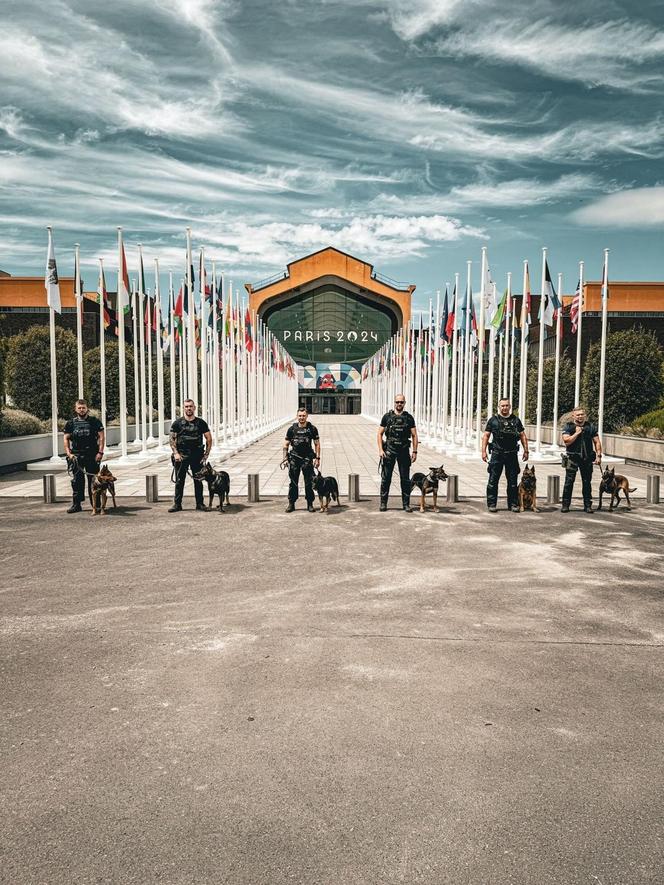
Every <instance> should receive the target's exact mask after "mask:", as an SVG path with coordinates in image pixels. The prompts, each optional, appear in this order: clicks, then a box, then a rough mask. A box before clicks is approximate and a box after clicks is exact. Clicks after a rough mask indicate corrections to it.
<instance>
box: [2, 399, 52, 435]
mask: <svg viewBox="0 0 664 885" xmlns="http://www.w3.org/2000/svg"><path fill="white" fill-rule="evenodd" d="M33 433H43V429H42V422H41V421H40V420H39V418H37V417H36V416H35V415H30V414H29V413H28V412H23V411H21V410H20V409H11V408H9V407H8V406H6V407H5V408H4V409H3V410H2V411H1V412H0V439H7V438H8V437H11V436H30V435H32V434H33Z"/></svg>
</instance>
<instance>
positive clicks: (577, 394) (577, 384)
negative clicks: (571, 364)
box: [574, 261, 584, 407]
mask: <svg viewBox="0 0 664 885" xmlns="http://www.w3.org/2000/svg"><path fill="white" fill-rule="evenodd" d="M583 272H584V262H583V261H579V312H578V314H577V324H576V375H575V378H574V405H575V407H576V406H578V405H579V404H580V402H581V321H582V320H583V307H584V305H583V300H584V298H583V287H584V279H583Z"/></svg>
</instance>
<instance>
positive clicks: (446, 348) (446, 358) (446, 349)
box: [439, 283, 450, 445]
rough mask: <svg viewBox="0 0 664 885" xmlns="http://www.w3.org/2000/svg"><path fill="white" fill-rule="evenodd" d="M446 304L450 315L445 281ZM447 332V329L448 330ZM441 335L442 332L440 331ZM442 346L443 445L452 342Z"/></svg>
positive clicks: (444, 343)
mask: <svg viewBox="0 0 664 885" xmlns="http://www.w3.org/2000/svg"><path fill="white" fill-rule="evenodd" d="M445 304H446V306H447V311H448V315H449V309H450V284H449V283H445ZM446 334H447V330H446ZM439 335H440V332H439ZM441 348H442V351H443V403H442V410H443V422H442V435H441V440H442V443H443V445H444V444H445V443H446V442H447V438H448V435H447V410H448V407H449V404H450V403H449V400H450V377H449V376H450V342H449V341H443V342H442V344H441Z"/></svg>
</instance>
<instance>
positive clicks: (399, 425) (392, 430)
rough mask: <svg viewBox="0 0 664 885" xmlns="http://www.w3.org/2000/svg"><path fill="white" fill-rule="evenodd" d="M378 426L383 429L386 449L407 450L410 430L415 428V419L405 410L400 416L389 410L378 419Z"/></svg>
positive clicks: (410, 437) (410, 436)
mask: <svg viewBox="0 0 664 885" xmlns="http://www.w3.org/2000/svg"><path fill="white" fill-rule="evenodd" d="M380 426H381V427H384V428H385V434H384V436H385V444H386V445H387V447H388V449H394V450H396V449H407V448H408V447H409V446H410V441H411V439H412V435H411V432H410V431H411V430H412V429H413V427H415V419H414V418H413V416H412V415H411V414H410V412H407V411H406V410H405V409H404V411H403V412H402V413H401V414H400V415H397V413H396V412H395V411H394V409H391V410H390V411H389V412H385V414H384V415H383V417H382V418H381V419H380Z"/></svg>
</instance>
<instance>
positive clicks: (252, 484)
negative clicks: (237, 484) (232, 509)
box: [247, 473, 260, 504]
mask: <svg viewBox="0 0 664 885" xmlns="http://www.w3.org/2000/svg"><path fill="white" fill-rule="evenodd" d="M259 477H260V474H259V473H249V474H247V501H249V503H250V504H255V503H256V502H257V501H260V486H259V482H258V480H259Z"/></svg>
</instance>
